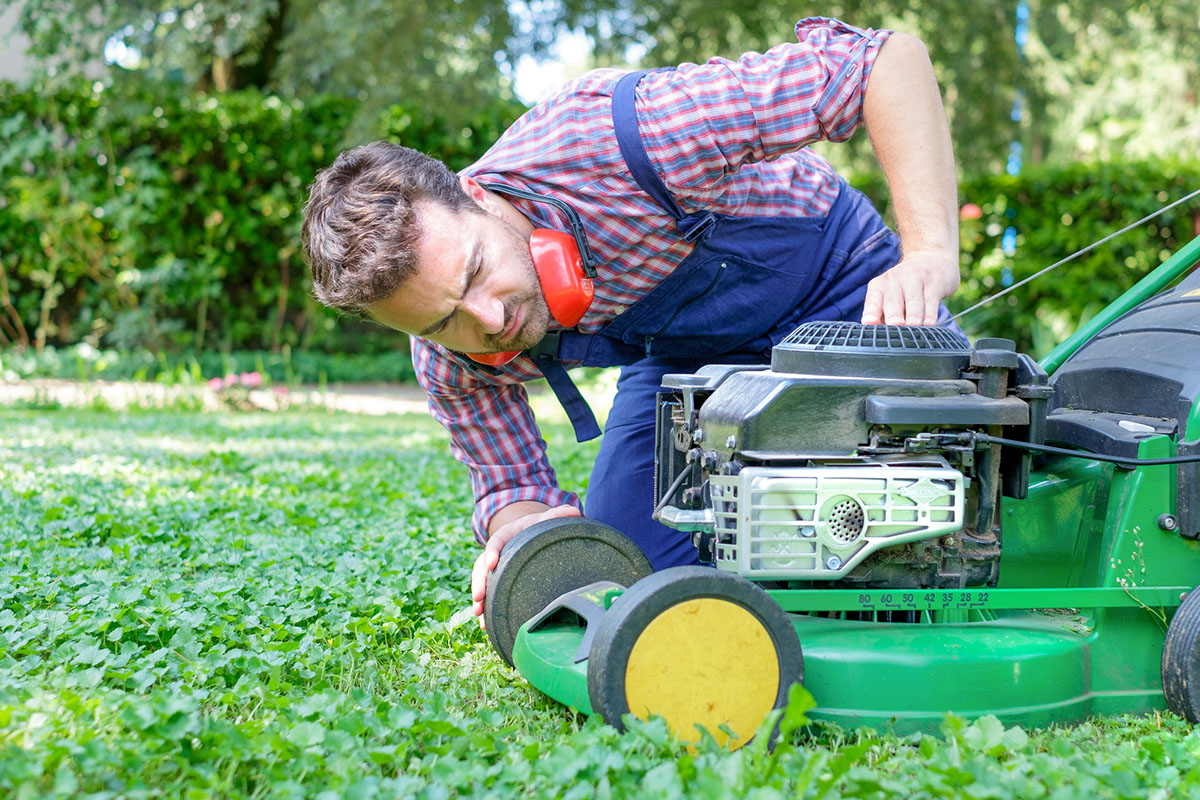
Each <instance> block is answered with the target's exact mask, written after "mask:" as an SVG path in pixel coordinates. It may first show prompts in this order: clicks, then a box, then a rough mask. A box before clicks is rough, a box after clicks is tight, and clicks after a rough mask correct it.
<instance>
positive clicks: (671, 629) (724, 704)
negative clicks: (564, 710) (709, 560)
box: [587, 567, 804, 747]
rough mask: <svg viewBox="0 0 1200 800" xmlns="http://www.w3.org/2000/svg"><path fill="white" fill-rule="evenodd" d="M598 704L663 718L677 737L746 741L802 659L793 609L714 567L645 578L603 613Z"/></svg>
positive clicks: (593, 679) (596, 665)
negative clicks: (705, 734) (707, 736)
mask: <svg viewBox="0 0 1200 800" xmlns="http://www.w3.org/2000/svg"><path fill="white" fill-rule="evenodd" d="M587 677H588V697H589V699H590V700H591V704H592V709H593V710H594V711H596V712H598V713H600V714H601V715H602V716H603V717H604V719H605V721H606V722H608V723H609V724H610V725H613V726H614V727H616V728H618V729H621V728H622V727H623V726H622V723H621V717H622V715H624V714H627V713H632V714H633V715H634V716H635V717H638V718H640V719H648V718H649V717H650V716H652V715H656V714H657V715H659V716H661V717H663V718H664V719H665V720H666V722H667V727H668V728H670V729H671V731H672V732H673V733H674V734H675V735H676V736H677V737H679V738H680V739H682V740H685V741H690V742H695V741H698V740H699V739H700V732H699V730H698V726H703V727H704V728H705V729H706V730H707V731H708V732H709V733H710V734H711V735H712V736H713V737H714V738H716V740H717V741H718V742H719V743H721V744H722V745H724V744H726V743H727V742H729V740H730V739H731V738H733V739H735V741H733V742H732V746H734V747H740V746H742V745H743V744H745V743H746V742H747V741H749V740H750V738H751V737H752V736H753V735H754V732H755V730H757V728H758V726H759V724H761V723H762V721H763V719H764V718H765V717H766V716H767V715H768V714H769V713H770V712H771V711H772V709H776V708H781V707H783V705H784V704H785V703H786V702H787V694H788V689H789V687H790V686H791V685H792V684H793V683H795V682H799V681H803V679H804V658H803V656H802V654H801V652H800V641H799V639H797V638H796V629H795V628H794V627H793V625H792V623H791V620H790V619H789V617H788V615H787V613H786V612H785V611H784V610H783V609H781V608H780V607H779V604H778V603H776V602H775V601H774V600H772V599H771V597H770V596H769V595H768V594H767V593H766V592H764V591H763V590H762V589H761V588H759V587H758V586H756V585H755V584H753V583H751V582H750V581H748V580H746V579H744V578H741V577H738V576H736V575H731V574H728V573H724V572H718V571H717V570H715V569H711V568H708V567H673V568H671V569H666V570H663V571H662V572H656V573H655V574H653V575H651V576H650V577H649V578H645V579H644V580H642V581H639V582H638V583H637V584H635V585H634V586H632V587H631V588H630V589H628V590H627V591H626V592H625V593H624V594H622V595H621V596H620V597H618V598H617V599H616V600H615V601H614V602H613V604H612V607H611V608H610V609H609V610H608V613H606V614H605V615H604V617H603V618H602V619H601V620H600V626H599V629H598V630H597V632H596V638H595V640H594V641H593V642H592V647H591V651H590V652H589V654H588V676H587Z"/></svg>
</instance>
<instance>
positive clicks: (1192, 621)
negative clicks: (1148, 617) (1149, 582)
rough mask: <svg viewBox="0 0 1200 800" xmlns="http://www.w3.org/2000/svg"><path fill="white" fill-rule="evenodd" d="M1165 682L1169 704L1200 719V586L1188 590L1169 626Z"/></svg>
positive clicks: (1188, 717) (1181, 713)
mask: <svg viewBox="0 0 1200 800" xmlns="http://www.w3.org/2000/svg"><path fill="white" fill-rule="evenodd" d="M1162 685H1163V695H1165V696H1166V698H1167V708H1169V709H1171V710H1172V711H1174V712H1175V713H1176V714H1178V715H1179V716H1181V717H1183V718H1184V719H1186V720H1187V721H1188V722H1192V723H1195V722H1200V589H1197V590H1195V591H1192V592H1188V596H1187V597H1185V598H1184V599H1183V603H1182V604H1181V605H1180V606H1179V608H1178V609H1176V611H1175V616H1174V617H1172V618H1171V624H1170V625H1169V626H1167V638H1166V641H1164V642H1163V655H1162Z"/></svg>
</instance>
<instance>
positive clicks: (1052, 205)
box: [853, 160, 1200, 356]
mask: <svg viewBox="0 0 1200 800" xmlns="http://www.w3.org/2000/svg"><path fill="white" fill-rule="evenodd" d="M853 183H854V185H855V186H856V187H857V188H858V189H860V190H862V191H863V192H864V193H866V194H867V196H868V197H870V198H871V199H872V200H873V201H874V202H875V203H876V205H877V206H879V207H880V208H881V209H882V210H883V211H884V214H885V216H887V215H888V213H889V211H888V206H889V200H888V194H887V186H886V184H885V183H884V182H883V179H882V177H881V176H879V175H878V173H872V174H869V175H865V176H862V177H857V178H855V179H854V180H853ZM1197 188H1200V163H1197V162H1195V161H1179V160H1170V161H1168V160H1155V161H1146V162H1112V163H1093V164H1069V165H1067V166H1043V167H1034V168H1030V169H1027V170H1025V171H1024V172H1022V174H1020V175H1018V176H1011V175H990V176H979V177H968V178H966V179H965V180H963V181H961V182H960V184H959V187H958V193H959V197H960V200H961V204H962V206H963V208H964V209H970V207H971V206H974V207H977V211H978V213H979V216H978V217H977V218H969V217H970V216H971V214H970V212H969V211H968V212H967V213H964V215H963V216H964V218H963V219H961V220H960V223H959V233H960V245H961V247H962V285H961V286H960V287H959V290H958V292H957V293H956V294H955V295H954V296H953V297H952V298H950V300H949V301H948V305H949V306H950V309H951V310H952V311H953V312H955V313H957V312H959V311H963V310H965V309H967V308H969V307H970V306H972V305H974V304H975V303H977V302H979V301H980V300H983V299H984V298H986V297H989V296H991V295H993V294H995V293H997V292H999V291H1001V290H1002V289H1004V288H1005V287H1007V286H1011V285H1012V284H1014V283H1016V282H1017V281H1020V280H1022V279H1024V278H1027V277H1029V276H1030V275H1033V274H1034V273H1036V272H1038V271H1040V270H1042V269H1043V268H1045V267H1048V266H1050V265H1051V264H1053V263H1055V262H1056V261H1059V260H1061V259H1063V258H1066V257H1067V256H1069V255H1071V254H1072V253H1074V252H1075V251H1076V250H1079V249H1081V248H1083V247H1086V246H1087V245H1089V244H1092V243H1094V242H1097V241H1099V240H1100V239H1103V238H1104V237H1105V236H1108V235H1109V234H1111V233H1115V232H1116V231H1118V230H1120V229H1121V228H1123V227H1125V226H1126V225H1128V224H1130V223H1132V222H1136V221H1137V220H1139V219H1141V218H1142V217H1145V216H1147V215H1149V214H1151V213H1153V212H1155V211H1157V210H1159V209H1160V208H1161V207H1163V206H1165V205H1167V204H1168V203H1169V202H1171V201H1173V200H1177V199H1179V198H1180V197H1183V196H1184V195H1186V194H1188V193H1190V192H1192V191H1194V190H1196V189H1197ZM1010 226H1011V227H1013V228H1014V229H1015V230H1016V240H1015V250H1014V251H1013V253H1012V254H1011V255H1008V254H1006V253H1005V251H1004V247H1003V240H1004V233H1005V231H1006V230H1007V229H1008V228H1009V227H1010ZM1198 233H1200V200H1192V201H1190V202H1188V203H1185V204H1183V205H1181V206H1177V207H1176V208H1173V209H1171V210H1170V211H1167V212H1165V213H1164V214H1163V215H1162V216H1160V217H1158V218H1157V219H1155V220H1153V221H1152V222H1149V223H1147V224H1145V225H1142V226H1140V227H1138V228H1134V229H1133V230H1131V231H1129V232H1128V233H1125V234H1123V235H1122V236H1120V237H1118V238H1116V239H1114V240H1112V241H1111V242H1108V243H1106V244H1104V245H1102V246H1101V247H1098V248H1097V249H1095V250H1093V251H1091V252H1090V253H1087V254H1086V255H1083V256H1080V257H1079V258H1077V259H1075V260H1074V261H1070V262H1068V263H1067V264H1064V265H1063V266H1062V267H1059V268H1058V269H1056V270H1054V271H1052V272H1049V273H1047V274H1046V275H1044V276H1042V277H1039V278H1037V279H1036V280H1034V281H1032V282H1031V283H1029V284H1027V285H1026V286H1022V287H1020V288H1018V289H1016V290H1015V291H1013V292H1011V293H1010V294H1008V295H1006V296H1005V297H1002V298H1000V299H998V300H996V301H994V302H992V303H991V304H989V305H986V306H984V307H983V308H981V309H979V310H978V311H973V312H971V313H970V314H969V315H967V316H966V317H964V318H963V319H962V320H961V324H962V326H963V329H964V330H966V331H967V333H969V334H970V335H971V336H1002V337H1005V338H1009V339H1013V340H1015V341H1016V342H1017V345H1018V348H1019V349H1021V350H1023V351H1025V352H1029V353H1034V354H1036V355H1038V356H1041V355H1044V354H1046V353H1047V352H1049V350H1050V349H1051V348H1052V347H1053V346H1054V345H1056V344H1057V343H1058V342H1060V341H1061V340H1062V339H1064V338H1066V337H1067V336H1069V335H1070V334H1071V333H1073V332H1074V331H1075V330H1076V329H1077V328H1078V327H1079V326H1080V325H1081V324H1082V323H1084V322H1086V321H1087V320H1088V319H1090V318H1091V317H1092V316H1093V315H1095V314H1096V312H1097V311H1099V310H1100V309H1102V308H1104V306H1106V305H1108V304H1109V303H1111V302H1112V301H1113V300H1115V299H1116V298H1117V297H1119V296H1120V295H1121V294H1122V293H1123V292H1125V291H1126V290H1127V289H1129V288H1130V287H1131V286H1133V284H1135V283H1137V281H1138V280H1140V279H1141V278H1142V277H1144V276H1145V275H1146V274H1147V273H1148V272H1150V271H1151V270H1152V269H1154V268H1155V267H1157V266H1158V265H1159V264H1161V263H1162V262H1163V261H1165V260H1166V259H1167V258H1168V257H1169V256H1170V255H1171V254H1172V253H1174V252H1175V251H1176V250H1178V249H1179V248H1180V247H1182V246H1183V245H1184V244H1187V243H1188V242H1189V241H1191V239H1192V238H1193V237H1194V236H1196V235H1197V234H1198Z"/></svg>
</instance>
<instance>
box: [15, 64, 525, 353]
mask: <svg viewBox="0 0 1200 800" xmlns="http://www.w3.org/2000/svg"><path fill="white" fill-rule="evenodd" d="M356 107H357V104H356V103H355V102H354V101H351V100H346V99H342V98H332V97H329V98H322V99H318V100H315V101H310V102H300V101H298V100H291V101H284V100H281V99H280V98H278V97H273V96H264V95H262V94H261V93H259V92H256V91H252V90H248V91H240V92H233V93H227V94H221V95H209V96H204V95H197V94H190V93H187V92H185V91H183V90H182V89H181V88H180V87H177V86H174V85H170V84H163V85H148V84H146V83H144V82H141V81H135V82H130V83H126V84H121V83H117V84H113V85H104V84H101V83H95V84H88V85H86V86H77V87H75V88H61V87H60V88H58V89H55V90H53V91H51V90H48V89H46V88H45V87H40V86H33V87H28V88H18V87H16V86H14V85H12V84H0V120H4V121H3V122H0V181H3V183H4V185H5V187H6V191H5V192H4V193H3V196H2V197H0V267H2V268H3V270H2V271H0V345H4V344H9V345H12V344H25V343H32V344H35V345H38V349H39V350H40V349H42V346H43V345H45V344H53V345H59V346H63V345H70V344H74V343H77V342H86V343H88V344H91V345H93V346H97V347H111V348H116V349H120V350H131V349H136V348H139V347H143V348H149V349H151V350H162V349H166V350H169V351H172V352H175V351H180V350H190V351H194V352H203V351H205V350H221V351H226V352H228V351H231V350H256V349H266V350H270V351H272V352H279V351H280V350H281V348H283V347H285V346H288V347H291V348H293V349H294V350H297V351H303V350H308V349H320V350H325V351H330V352H339V351H340V352H345V351H354V352H376V351H380V350H393V349H397V348H399V349H404V348H406V347H407V342H406V341H405V340H404V337H400V336H397V335H395V334H394V333H391V332H387V331H384V330H383V329H381V328H378V327H377V326H374V325H373V324H369V323H362V322H358V321H355V320H341V321H339V320H338V319H337V316H336V315H335V314H334V313H332V312H330V311H328V310H326V309H324V308H322V307H320V306H319V305H318V304H317V303H316V302H315V301H314V300H313V299H312V298H311V296H310V291H309V285H308V281H307V275H306V270H305V267H304V264H303V261H302V259H301V256H300V252H299V233H300V217H301V208H302V204H303V201H304V197H305V189H306V186H307V185H308V184H309V182H310V181H311V180H312V177H313V175H314V174H315V173H316V171H317V170H318V169H320V168H322V167H324V166H327V165H328V163H329V162H330V161H332V159H333V156H334V155H335V154H336V153H337V152H338V151H339V150H340V149H341V148H342V147H344V146H347V144H348V143H346V142H344V141H343V135H344V133H345V130H346V127H347V125H348V123H349V122H350V119H351V117H352V116H353V114H354V112H355V110H356ZM523 110H524V109H523V107H520V106H516V105H513V104H508V103H497V104H496V105H495V106H494V107H492V108H489V109H485V110H484V111H482V112H479V113H477V114H476V115H475V116H474V117H473V118H471V119H468V120H466V121H463V120H455V119H453V118H448V117H445V116H444V115H441V114H438V113H432V112H427V113H422V112H421V111H419V110H406V109H402V108H397V109H392V110H391V111H389V112H388V113H387V114H386V115H385V116H384V118H383V119H382V120H381V122H380V132H379V136H380V138H389V139H392V140H394V141H400V142H403V143H405V144H410V145H412V146H414V147H420V148H422V149H424V150H426V151H427V152H431V153H433V154H434V155H440V156H442V157H443V158H444V159H445V160H446V161H447V163H448V164H450V165H451V166H452V167H455V168H457V167H462V166H465V165H466V164H467V163H469V162H470V161H471V160H473V159H474V158H475V157H477V156H478V155H479V154H481V153H482V151H483V149H484V147H485V144H486V142H488V141H490V139H491V138H492V137H493V136H495V135H497V134H498V132H499V131H502V130H503V129H504V128H505V127H506V126H507V125H508V124H510V123H511V121H512V120H513V119H515V118H516V116H518V115H519V114H520V113H521V112H522V111H523Z"/></svg>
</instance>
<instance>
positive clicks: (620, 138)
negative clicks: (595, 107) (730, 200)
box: [612, 70, 716, 242]
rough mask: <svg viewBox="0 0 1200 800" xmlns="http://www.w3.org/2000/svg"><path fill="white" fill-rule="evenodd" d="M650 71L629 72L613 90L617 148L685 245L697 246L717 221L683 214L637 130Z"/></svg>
mask: <svg viewBox="0 0 1200 800" xmlns="http://www.w3.org/2000/svg"><path fill="white" fill-rule="evenodd" d="M650 71H651V70H639V71H637V72H630V73H629V74H628V75H624V76H623V77H621V79H620V80H618V81H617V85H616V87H615V88H614V89H613V95H612V117H613V129H614V130H615V132H616V134H617V145H618V146H619V147H620V148H621V156H622V157H623V158H624V159H625V166H627V167H628V168H629V173H630V174H631V175H632V176H633V179H634V180H635V181H637V185H638V186H639V187H641V189H642V191H643V192H645V193H646V194H648V195H650V197H652V198H654V201H655V202H656V203H658V204H659V205H660V206H661V207H662V209H663V211H665V212H666V213H667V214H669V215H671V216H672V217H674V218H675V224H676V226H677V227H678V228H679V230H680V231H681V232H682V233H683V238H684V241H687V242H694V241H695V240H696V239H698V238H700V237H701V236H702V235H703V234H704V233H705V232H707V231H708V230H709V229H710V228H711V227H712V225H713V223H714V222H715V221H716V219H715V218H714V217H713V215H712V214H711V213H708V212H702V213H699V214H692V215H688V214H684V213H683V209H681V208H680V207H679V204H678V203H676V202H675V198H674V197H673V196H672V195H671V192H670V191H669V190H668V189H667V186H666V184H664V183H663V182H662V179H661V178H659V177H658V173H657V172H655V171H654V166H653V165H652V164H651V163H650V157H649V156H648V155H647V154H646V146H645V144H644V143H643V142H642V135H641V133H640V132H639V130H638V121H637V108H636V105H635V104H636V99H637V96H636V94H635V92H636V90H637V85H638V81H640V80H641V79H642V77H643V76H644V75H646V74H647V73H648V72H650Z"/></svg>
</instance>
